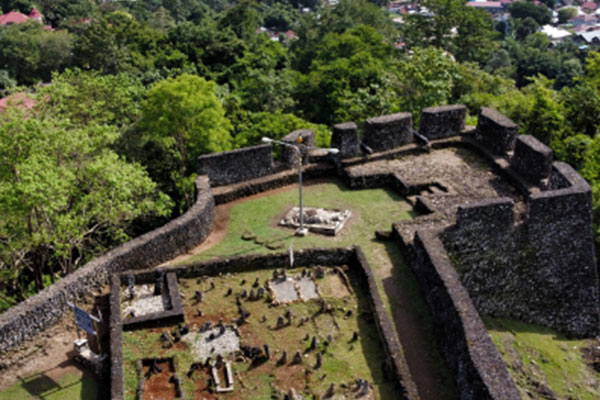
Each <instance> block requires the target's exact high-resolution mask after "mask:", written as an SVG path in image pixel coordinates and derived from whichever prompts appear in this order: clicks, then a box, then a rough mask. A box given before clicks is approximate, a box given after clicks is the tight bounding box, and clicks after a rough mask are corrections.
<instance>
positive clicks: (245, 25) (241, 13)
mask: <svg viewBox="0 0 600 400" xmlns="http://www.w3.org/2000/svg"><path fill="white" fill-rule="evenodd" d="M257 8H258V4H257V3H256V2H255V1H254V0H241V1H240V2H239V3H238V4H236V5H235V6H233V7H231V8H229V9H227V10H226V11H225V12H224V13H223V14H222V16H221V19H220V21H219V25H218V27H219V29H231V30H233V32H235V34H236V35H237V37H238V38H240V39H242V40H246V41H247V40H250V39H251V38H253V37H254V36H255V35H256V30H257V29H258V28H259V27H260V25H261V23H262V21H261V18H260V15H259V14H258V10H257Z"/></svg>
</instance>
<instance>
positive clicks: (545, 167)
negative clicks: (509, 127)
mask: <svg viewBox="0 0 600 400" xmlns="http://www.w3.org/2000/svg"><path fill="white" fill-rule="evenodd" d="M510 164H511V166H512V167H513V169H514V170H515V172H516V173H518V174H519V175H521V176H523V177H524V178H525V179H527V180H528V181H530V182H532V183H534V184H538V183H540V181H542V180H543V179H547V178H549V177H550V173H551V172H552V149H551V148H550V147H548V146H546V145H545V144H544V143H542V142H540V141H539V140H537V139H536V138H535V137H533V136H530V135H519V136H517V140H516V145H515V153H514V154H513V156H512V157H511V159H510Z"/></svg>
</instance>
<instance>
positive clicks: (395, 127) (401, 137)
mask: <svg viewBox="0 0 600 400" xmlns="http://www.w3.org/2000/svg"><path fill="white" fill-rule="evenodd" d="M412 128H413V124H412V115H411V113H407V112H403V113H397V114H391V115H382V116H380V117H375V118H369V119H368V120H367V122H366V123H365V132H364V136H363V142H364V143H365V144H366V145H367V146H369V147H370V148H371V149H373V150H374V151H384V150H389V149H393V148H394V147H398V146H401V145H403V144H406V143H410V142H412V140H413V133H412Z"/></svg>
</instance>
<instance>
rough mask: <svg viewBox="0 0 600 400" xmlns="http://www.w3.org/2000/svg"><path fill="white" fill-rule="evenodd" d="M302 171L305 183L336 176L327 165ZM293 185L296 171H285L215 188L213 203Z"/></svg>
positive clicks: (332, 169)
mask: <svg viewBox="0 0 600 400" xmlns="http://www.w3.org/2000/svg"><path fill="white" fill-rule="evenodd" d="M302 171H303V172H302V177H303V179H304V181H305V182H306V181H310V180H314V179H319V178H328V177H335V176H336V169H335V166H333V165H331V164H328V163H320V164H309V165H305V166H304V167H302ZM295 183H298V170H296V169H286V170H284V171H281V172H278V173H276V174H272V175H267V176H263V177H261V178H257V179H251V180H248V181H245V182H240V183H237V184H234V185H229V186H221V187H216V188H214V189H213V195H214V198H215V203H216V204H217V205H219V204H223V203H229V202H231V201H235V200H237V199H240V198H242V197H247V196H252V195H254V194H258V193H262V192H266V191H267V190H272V189H278V188H280V187H283V186H287V185H293V184H295Z"/></svg>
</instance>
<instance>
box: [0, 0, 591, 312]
mask: <svg viewBox="0 0 600 400" xmlns="http://www.w3.org/2000/svg"><path fill="white" fill-rule="evenodd" d="M555 3H556V2H554V1H545V2H543V3H537V2H536V3H533V2H519V3H513V4H511V5H510V7H509V8H508V11H509V13H510V17H509V18H507V19H502V20H498V19H496V20H494V19H493V18H492V16H491V15H490V14H489V13H487V12H486V11H483V10H479V9H476V8H474V7H467V6H465V2H464V1H462V0H421V1H417V2H415V3H413V4H414V6H415V7H417V8H419V7H420V9H421V10H427V12H418V13H411V14H406V15H403V16H402V18H401V21H400V23H399V21H398V20H397V17H398V15H397V14H391V13H390V12H388V11H387V10H386V8H385V7H384V6H385V5H386V4H385V2H379V1H375V2H369V1H367V0H341V1H340V2H339V4H337V5H335V6H330V5H328V4H327V3H326V2H325V3H324V2H321V1H317V0H281V1H279V0H267V1H260V2H258V1H253V0H240V1H232V0H148V1H131V2H116V1H115V2H104V1H93V0H2V1H0V6H1V10H2V12H3V13H5V14H6V13H9V12H20V13H23V14H24V15H30V14H31V12H32V10H33V8H36V9H37V10H39V11H40V12H41V14H42V15H43V21H42V22H40V21H37V20H34V19H31V20H29V21H26V22H23V23H13V24H9V25H5V26H0V97H6V99H5V100H4V101H6V102H7V103H8V106H7V107H3V108H2V110H1V111H0V155H1V158H0V182H1V185H0V310H2V309H6V308H8V307H10V306H11V305H13V304H15V303H17V302H19V301H21V300H23V299H25V298H26V297H27V296H29V295H31V294H34V293H35V292H37V291H39V290H41V289H42V288H43V287H45V286H46V285H48V284H49V283H50V282H53V281H55V280H56V279H58V278H59V277H60V276H64V275H65V274H68V273H70V272H71V271H73V270H74V269H76V268H78V267H79V266H81V265H83V264H84V263H85V262H86V261H88V260H90V259H91V258H92V257H94V256H95V255H97V254H99V253H100V252H102V251H105V250H106V249H108V248H110V247H113V246H115V245H117V244H119V243H122V242H124V241H125V240H127V239H128V238H130V237H133V236H135V235H138V234H140V233H143V232H145V231H147V230H149V229H152V228H154V227H156V226H158V225H160V224H163V223H164V222H165V221H167V220H168V219H170V218H173V217H175V216H177V215H179V214H181V213H182V212H184V211H185V210H186V209H187V207H189V206H190V204H191V203H192V202H193V190H194V186H193V182H194V178H195V167H194V161H195V159H196V157H197V156H198V155H200V154H205V153H208V152H214V151H223V150H228V149H233V148H237V147H241V146H247V145H252V144H256V143H259V141H260V138H261V137H262V136H265V135H268V136H271V137H275V138H280V137H282V136H283V135H285V134H287V133H289V132H290V131H292V130H294V129H299V128H311V129H314V130H315V132H316V134H317V144H319V145H321V146H327V145H328V144H329V143H328V142H329V131H330V127H331V126H332V125H333V124H335V123H338V122H344V121H350V120H353V121H356V122H357V123H361V122H362V121H364V120H365V119H366V118H368V117H371V116H374V115H378V114H385V113H391V112H397V111H410V112H412V113H413V116H414V118H415V121H417V123H418V118H419V112H420V110H421V109H422V108H424V107H428V106H433V105H440V104H448V103H463V104H466V105H467V107H468V110H469V113H470V116H469V121H470V122H472V121H473V118H474V117H473V116H475V115H476V114H477V112H478V110H479V108H480V107H481V106H482V105H486V106H491V107H494V108H496V109H498V110H499V111H501V112H502V113H504V114H506V115H507V116H509V117H510V118H512V119H513V120H515V121H516V122H517V123H518V124H519V125H520V126H521V132H522V133H528V134H531V135H534V136H536V137H537V138H538V139H540V140H541V141H543V142H544V143H546V144H548V145H550V146H551V147H552V148H553V149H554V151H555V157H556V158H558V159H561V160H564V161H567V162H569V163H571V164H572V165H573V166H574V167H576V168H577V169H578V170H579V172H580V173H581V174H582V175H583V176H584V177H585V178H586V179H588V180H589V181H590V183H591V184H592V186H593V190H594V194H595V196H594V199H595V205H596V207H595V210H597V213H600V178H599V175H598V174H599V172H600V152H599V150H600V137H599V136H598V126H599V125H600V53H597V52H595V51H593V50H594V49H591V48H589V47H588V46H584V47H585V48H584V47H582V46H579V45H577V44H576V43H575V42H573V41H572V40H570V39H566V40H563V41H561V42H560V43H553V42H552V41H551V40H550V39H549V38H548V37H547V36H546V35H544V34H543V33H540V32H539V28H540V26H542V25H545V24H548V23H549V22H551V21H552V8H553V7H557V4H555ZM557 15H558V17H557V19H558V21H559V22H565V21H568V20H569V19H570V18H572V17H573V16H574V14H573V11H572V10H569V9H564V8H562V9H560V10H559V12H558V13H557ZM394 19H396V21H394ZM598 216H600V215H598ZM596 220H597V221H598V220H600V218H596ZM599 237H600V232H599Z"/></svg>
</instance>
